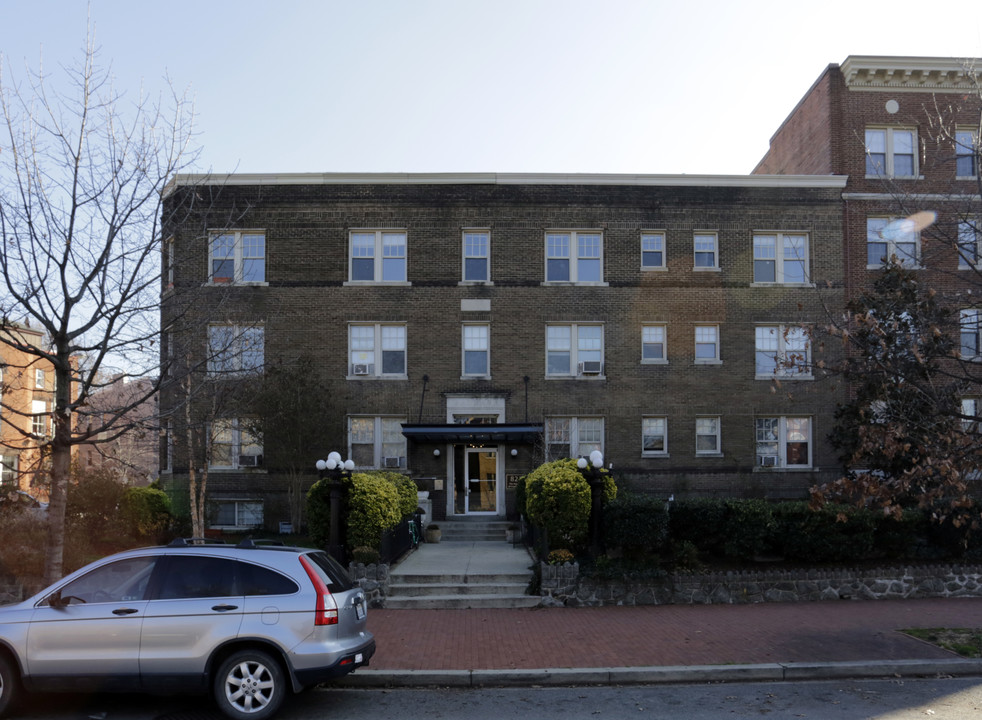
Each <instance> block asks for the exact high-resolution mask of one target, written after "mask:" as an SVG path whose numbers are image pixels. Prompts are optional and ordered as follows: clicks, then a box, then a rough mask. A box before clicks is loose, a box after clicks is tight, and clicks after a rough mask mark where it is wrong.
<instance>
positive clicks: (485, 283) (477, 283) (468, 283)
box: [457, 280, 494, 287]
mask: <svg viewBox="0 0 982 720" xmlns="http://www.w3.org/2000/svg"><path fill="white" fill-rule="evenodd" d="M457 286H458V287H494V283H493V282H491V281H490V280H461V281H460V282H458V283H457Z"/></svg>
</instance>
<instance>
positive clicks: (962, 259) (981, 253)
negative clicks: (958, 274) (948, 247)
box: [958, 218, 982, 270]
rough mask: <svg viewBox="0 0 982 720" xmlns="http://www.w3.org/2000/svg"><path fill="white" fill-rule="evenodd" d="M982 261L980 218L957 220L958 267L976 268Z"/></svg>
mask: <svg viewBox="0 0 982 720" xmlns="http://www.w3.org/2000/svg"><path fill="white" fill-rule="evenodd" d="M980 263H982V218H961V219H960V220H959V221H958V269H959V270H968V269H972V268H978V267H979V266H980Z"/></svg>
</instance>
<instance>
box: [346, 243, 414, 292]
mask: <svg viewBox="0 0 982 720" xmlns="http://www.w3.org/2000/svg"><path fill="white" fill-rule="evenodd" d="M349 279H350V280H351V281H352V282H386V283H396V282H400V283H404V282H406V233H405V232H404V231H397V230H392V231H390V230H372V231H357V232H353V233H351V267H350V277H349Z"/></svg>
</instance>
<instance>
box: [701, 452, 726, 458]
mask: <svg viewBox="0 0 982 720" xmlns="http://www.w3.org/2000/svg"><path fill="white" fill-rule="evenodd" d="M721 457H725V456H724V455H723V453H708V452H707V453H696V458H697V459H698V458H721Z"/></svg>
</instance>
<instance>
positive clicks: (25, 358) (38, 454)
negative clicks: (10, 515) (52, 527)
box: [0, 325, 55, 501]
mask: <svg viewBox="0 0 982 720" xmlns="http://www.w3.org/2000/svg"><path fill="white" fill-rule="evenodd" d="M4 332H5V335H4V340H0V492H7V491H10V490H20V491H22V492H26V493H28V494H30V495H32V496H33V497H34V498H35V499H37V500H40V501H47V499H48V489H49V488H48V479H47V467H46V464H45V459H44V458H45V455H44V453H43V452H42V449H41V448H42V447H43V446H44V444H45V442H46V441H47V440H49V439H50V437H51V433H52V432H53V427H52V424H51V422H52V420H51V411H52V403H53V402H54V390H55V385H54V383H55V374H54V368H53V367H52V365H51V363H49V362H46V361H44V360H39V359H37V358H36V357H34V356H33V355H29V354H28V353H25V352H23V351H21V350H19V349H17V347H16V346H17V345H24V346H33V347H43V345H44V342H43V340H44V335H43V333H41V332H40V331H38V330H34V329H32V328H30V327H27V326H24V325H17V326H13V325H12V326H9V329H8V330H6V331H4Z"/></svg>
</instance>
